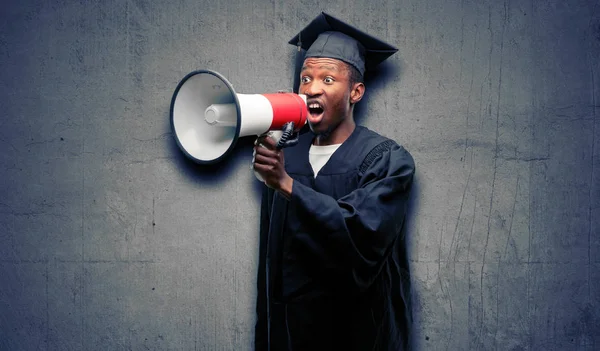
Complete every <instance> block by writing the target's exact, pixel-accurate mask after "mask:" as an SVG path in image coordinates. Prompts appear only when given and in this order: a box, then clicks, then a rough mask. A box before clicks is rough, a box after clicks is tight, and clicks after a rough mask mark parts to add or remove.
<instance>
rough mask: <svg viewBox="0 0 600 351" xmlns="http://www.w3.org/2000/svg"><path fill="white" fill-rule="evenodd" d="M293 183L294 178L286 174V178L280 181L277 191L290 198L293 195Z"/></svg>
mask: <svg viewBox="0 0 600 351" xmlns="http://www.w3.org/2000/svg"><path fill="white" fill-rule="evenodd" d="M293 185H294V179H293V178H292V177H290V176H289V175H287V174H286V176H285V178H283V180H282V181H281V183H279V189H277V191H279V193H280V194H281V195H283V196H284V197H285V198H286V199H288V200H289V199H290V198H291V197H292V188H293Z"/></svg>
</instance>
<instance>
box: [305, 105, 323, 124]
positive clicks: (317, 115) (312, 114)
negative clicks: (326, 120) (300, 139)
mask: <svg viewBox="0 0 600 351" xmlns="http://www.w3.org/2000/svg"><path fill="white" fill-rule="evenodd" d="M307 107H308V120H309V122H311V123H317V122H319V121H321V119H322V118H323V112H324V109H323V105H321V104H320V103H318V102H310V103H308V104H307Z"/></svg>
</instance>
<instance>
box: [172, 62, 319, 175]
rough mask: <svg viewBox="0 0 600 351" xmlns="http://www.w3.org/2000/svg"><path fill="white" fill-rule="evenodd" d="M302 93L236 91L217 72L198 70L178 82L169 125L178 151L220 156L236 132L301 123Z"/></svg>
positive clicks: (202, 158)
mask: <svg viewBox="0 0 600 351" xmlns="http://www.w3.org/2000/svg"><path fill="white" fill-rule="evenodd" d="M307 114H308V110H307V107H306V96H305V95H301V94H295V93H284V92H279V93H272V94H237V93H236V92H235V90H234V89H233V86H232V85H231V83H229V81H227V79H225V77H223V76H222V75H221V74H219V73H217V72H215V71H211V70H198V71H194V72H191V73H189V74H188V75H186V76H185V77H184V78H183V79H182V80H181V82H179V84H178V85H177V88H176V89H175V92H174V94H173V98H172V100H171V128H172V130H173V131H174V134H175V139H176V141H177V145H178V146H179V148H180V149H181V150H182V151H183V153H184V154H185V155H186V156H187V157H189V158H190V159H192V160H193V161H194V162H196V163H199V164H214V163H217V162H219V161H221V160H222V159H224V158H225V157H226V156H227V155H228V154H229V153H230V152H231V151H232V150H233V148H234V147H235V144H236V142H237V140H238V138H240V137H243V136H249V135H256V136H259V135H262V134H264V133H266V132H269V131H278V130H281V129H282V128H283V126H284V125H286V124H287V123H288V122H293V123H294V126H295V129H296V130H300V128H302V127H303V126H304V124H305V123H306V117H307Z"/></svg>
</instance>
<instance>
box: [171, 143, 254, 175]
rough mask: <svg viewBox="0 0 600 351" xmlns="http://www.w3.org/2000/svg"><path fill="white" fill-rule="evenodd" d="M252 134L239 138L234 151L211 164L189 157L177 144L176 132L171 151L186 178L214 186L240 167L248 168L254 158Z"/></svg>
mask: <svg viewBox="0 0 600 351" xmlns="http://www.w3.org/2000/svg"><path fill="white" fill-rule="evenodd" d="M255 139H256V138H255V137H252V136H246V137H241V138H239V139H238V140H237V143H236V145H235V147H234V148H233V150H232V152H231V153H230V154H229V155H228V156H227V157H226V158H225V159H223V160H221V161H219V162H218V163H215V164H211V165H203V164H198V163H196V162H194V161H192V160H191V159H189V158H188V157H187V156H185V154H184V153H183V152H182V151H181V149H179V146H177V142H176V141H175V134H174V133H172V138H171V140H169V147H170V152H171V153H172V154H173V155H174V162H175V164H176V166H177V167H178V168H179V169H180V170H181V172H182V173H183V174H184V176H185V177H186V178H188V179H189V180H190V181H191V182H193V183H195V184H196V185H199V186H214V185H216V184H220V183H223V182H225V181H226V180H227V179H228V178H229V177H231V176H232V174H233V173H234V172H235V170H237V169H238V168H239V167H245V168H248V172H250V171H251V170H250V165H251V160H252V148H253V147H254V140H255Z"/></svg>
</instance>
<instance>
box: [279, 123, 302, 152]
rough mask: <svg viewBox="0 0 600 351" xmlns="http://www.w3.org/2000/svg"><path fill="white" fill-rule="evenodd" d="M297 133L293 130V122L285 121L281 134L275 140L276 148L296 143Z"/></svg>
mask: <svg viewBox="0 0 600 351" xmlns="http://www.w3.org/2000/svg"><path fill="white" fill-rule="evenodd" d="M298 137H299V135H298V133H297V132H296V133H295V132H294V122H287V123H286V124H284V125H283V134H282V135H281V138H279V141H278V142H277V148H278V149H283V148H284V147H290V146H294V145H296V144H298Z"/></svg>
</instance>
